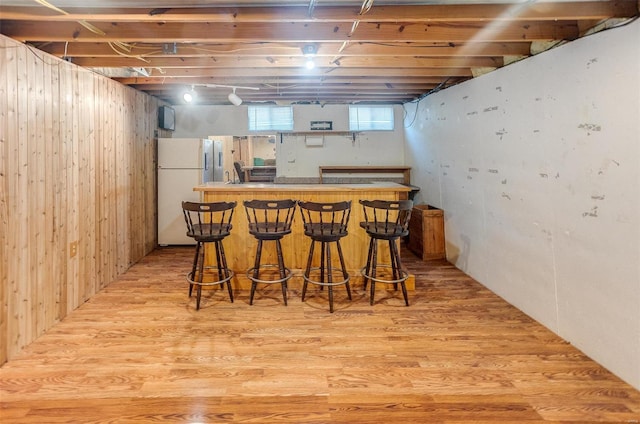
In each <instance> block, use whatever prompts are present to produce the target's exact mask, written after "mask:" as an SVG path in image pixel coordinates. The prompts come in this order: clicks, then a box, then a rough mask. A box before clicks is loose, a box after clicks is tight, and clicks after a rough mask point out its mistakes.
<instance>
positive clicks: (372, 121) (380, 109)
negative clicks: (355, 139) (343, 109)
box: [349, 105, 394, 131]
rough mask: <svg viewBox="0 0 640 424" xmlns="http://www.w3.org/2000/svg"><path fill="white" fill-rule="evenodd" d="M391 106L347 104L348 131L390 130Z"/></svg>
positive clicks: (391, 125) (391, 124) (391, 120)
mask: <svg viewBox="0 0 640 424" xmlns="http://www.w3.org/2000/svg"><path fill="white" fill-rule="evenodd" d="M393 128H394V119H393V106H353V105H350V106H349V130H350V131H392V130H393Z"/></svg>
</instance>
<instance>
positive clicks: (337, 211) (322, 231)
mask: <svg viewBox="0 0 640 424" xmlns="http://www.w3.org/2000/svg"><path fill="white" fill-rule="evenodd" d="M298 205H299V206H300V213H301V215H302V221H303V223H304V224H303V225H304V234H305V235H306V236H307V237H309V238H310V239H311V247H310V248H309V257H308V259H307V267H306V269H305V271H304V274H303V275H302V278H303V279H304V284H303V286H302V301H303V302H304V297H305V294H306V292H307V283H312V284H316V285H319V286H320V288H321V289H322V288H323V287H324V286H327V287H328V288H329V290H328V291H329V311H330V312H333V287H334V286H338V285H344V286H345V287H346V288H347V295H348V296H349V300H351V288H350V287H349V278H350V277H349V274H348V273H347V268H346V267H345V264H344V257H343V255H342V248H341V247H340V239H341V238H343V237H345V236H346V235H347V224H348V223H349V215H350V214H351V201H347V202H337V203H315V202H302V201H300V202H298ZM316 243H320V266H319V267H311V265H312V261H313V252H314V247H315V245H316ZM332 243H334V244H335V246H336V249H337V251H338V258H339V260H340V268H335V267H333V265H332V262H331V244H332ZM312 271H319V278H318V277H315V275H317V273H314V278H311V274H312ZM336 271H337V272H340V273H341V277H340V278H341V279H340V280H338V281H334V279H333V274H334V272H336Z"/></svg>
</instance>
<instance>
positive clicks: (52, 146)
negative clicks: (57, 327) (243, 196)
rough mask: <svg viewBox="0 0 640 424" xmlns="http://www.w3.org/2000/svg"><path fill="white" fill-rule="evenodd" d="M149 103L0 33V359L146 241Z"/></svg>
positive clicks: (137, 254)
mask: <svg viewBox="0 0 640 424" xmlns="http://www.w3.org/2000/svg"><path fill="white" fill-rule="evenodd" d="M157 108H158V100H157V99H155V98H153V97H150V96H148V95H146V94H143V93H141V92H137V91H135V90H133V89H130V88H127V87H125V86H123V85H121V84H118V83H116V82H114V81H112V80H110V79H108V78H105V77H102V76H100V75H97V74H95V73H92V72H90V71H88V70H86V69H82V68H79V67H77V66H75V65H73V64H70V63H67V62H65V61H61V60H58V59H57V58H54V57H52V56H49V55H46V54H43V53H41V52H39V51H38V50H36V49H33V48H30V47H27V46H25V45H23V44H19V43H16V42H15V41H13V40H10V39H8V38H5V37H1V36H0V283H1V284H0V345H1V348H0V364H2V363H4V362H6V361H7V360H8V359H11V358H12V357H13V356H15V355H16V354H17V353H19V352H20V351H21V350H22V349H23V348H24V347H25V346H26V345H28V344H29V343H30V342H32V341H33V340H34V339H35V338H37V337H38V336H39V335H41V334H42V333H44V332H45V331H46V330H47V329H49V328H50V327H51V326H52V325H53V324H55V323H56V322H58V321H60V320H61V319H63V318H64V317H65V316H66V315H67V314H68V313H69V312H70V311H73V310H74V309H75V308H77V307H78V306H80V305H81V304H82V303H84V302H85V301H87V300H88V299H89V298H90V297H91V296H92V295H94V294H95V293H97V292H98V291H99V290H100V289H102V288H103V287H105V286H106V285H108V284H109V283H110V282H112V281H113V280H114V279H115V278H116V277H117V276H118V275H120V274H122V273H123V272H124V271H125V270H127V269H128V268H129V267H130V266H131V265H132V264H134V263H135V262H136V261H138V260H139V259H141V258H142V257H143V256H144V255H146V254H147V253H149V252H150V251H151V250H152V249H153V248H154V247H155V244H156V218H155V215H156V213H155V209H156V207H155V193H156V183H155V150H156V149H155V145H156V144H155V138H154V131H155V130H156V129H157Z"/></svg>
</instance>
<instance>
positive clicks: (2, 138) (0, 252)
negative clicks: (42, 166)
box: [0, 38, 9, 364]
mask: <svg viewBox="0 0 640 424" xmlns="http://www.w3.org/2000/svg"><path fill="white" fill-rule="evenodd" d="M7 54H8V46H7V43H6V42H5V40H4V39H2V38H0V69H2V70H3V71H4V72H0V341H2V343H3V344H5V343H6V341H7V340H8V333H7V318H8V316H7V313H8V310H7V302H6V300H7V299H8V296H9V291H8V288H9V279H8V277H9V271H8V269H7V268H8V266H7V259H8V256H7V254H8V253H7V252H8V246H9V238H8V232H9V222H8V220H9V211H8V208H9V205H8V192H9V186H8V180H9V176H8V174H7V166H8V159H7V157H8V153H9V152H8V149H9V141H8V140H7V129H8V121H9V117H8V114H9V104H8V103H9V102H8V99H7V96H8V93H7V85H8V81H7V74H8V65H7V63H8V59H7ZM6 360H7V351H6V350H5V349H0V364H2V363H4V362H6Z"/></svg>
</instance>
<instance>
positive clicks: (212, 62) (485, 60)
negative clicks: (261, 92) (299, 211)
mask: <svg viewBox="0 0 640 424" xmlns="http://www.w3.org/2000/svg"><path fill="white" fill-rule="evenodd" d="M305 62H306V59H305V58H304V57H302V56H300V57H262V58H256V57H249V58H247V57H237V58H231V57H208V58H182V57H164V58H145V60H141V59H137V58H132V57H91V58H90V57H78V58H74V60H73V63H75V64H76V65H79V66H84V67H145V68H163V69H165V70H166V69H175V68H208V69H211V68H215V69H218V68H237V67H243V68H244V67H248V68H258V67H260V68H262V67H265V68H304V67H305ZM314 62H315V64H316V66H318V67H324V68H363V67H367V68H390V67H400V68H470V67H500V66H502V65H503V64H504V61H503V59H502V58H491V57H459V58H446V57H445V58H442V57H414V56H404V57H403V56H389V57H380V56H378V57H363V56H359V57H352V56H347V57H336V58H333V59H332V58H330V57H326V56H325V57H316V58H314Z"/></svg>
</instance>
